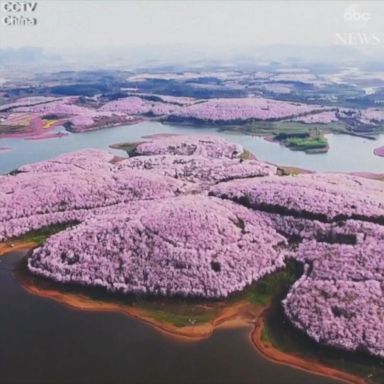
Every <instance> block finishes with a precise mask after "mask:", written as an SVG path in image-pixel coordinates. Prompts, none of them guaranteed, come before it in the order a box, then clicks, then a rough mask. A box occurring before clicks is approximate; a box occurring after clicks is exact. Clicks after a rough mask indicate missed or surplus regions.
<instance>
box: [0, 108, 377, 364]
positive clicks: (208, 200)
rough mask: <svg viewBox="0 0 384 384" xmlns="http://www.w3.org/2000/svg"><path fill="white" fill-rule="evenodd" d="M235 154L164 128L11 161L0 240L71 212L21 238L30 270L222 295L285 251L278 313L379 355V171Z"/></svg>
mask: <svg viewBox="0 0 384 384" xmlns="http://www.w3.org/2000/svg"><path fill="white" fill-rule="evenodd" d="M122 103H123V104H122ZM125 103H126V101H119V102H114V103H111V104H109V105H108V106H107V107H105V108H103V111H100V113H115V111H116V110H117V109H121V107H122V106H125V105H126V104H125ZM211 103H216V102H213V101H212V102H211ZM48 105H49V104H48ZM64 105H66V104H64ZM129 105H130V106H132V104H131V103H129ZM215 106H216V107H215V108H214V109H215V113H217V114H218V115H219V116H222V115H221V112H219V111H218V110H217V108H218V107H217V105H216V104H215ZM28 108H30V107H28ZM37 108H43V107H41V106H39V107H37ZM44 108H45V107H44ZM183 108H184V107H183ZM200 108H202V106H198V105H196V106H194V107H193V109H191V110H190V112H189V113H190V114H191V115H195V114H196V113H201V112H197V111H199V110H200ZM295 108H300V107H299V106H295ZM303 108H304V107H303ZM304 110H305V108H304ZM204 111H209V108H208V107H207V106H205V107H204ZM207 113H208V112H207ZM209 113H211V112H209ZM231 113H236V111H232V112H231ZM324 113H325V112H324ZM289 114H290V112H289V111H287V115H289ZM204 116H205V115H204ZM324 116H326V117H327V118H328V117H329V116H328V113H327V114H325V115H324ZM222 117H223V118H227V115H225V116H224V115H223V116H222ZM244 153H245V152H244V149H243V148H242V147H241V146H240V145H238V144H232V143H230V142H227V141H225V140H223V139H220V138H218V137H210V136H182V135H175V136H167V137H153V138H150V139H147V140H146V141H144V142H141V143H138V144H137V145H136V147H135V149H134V150H133V151H131V154H130V157H128V158H124V159H116V158H114V156H113V155H111V154H109V153H107V152H104V151H101V150H93V149H85V150H81V151H78V152H73V153H67V154H63V155H60V156H58V157H56V158H54V159H51V160H47V161H43V162H40V163H34V164H29V165H25V166H22V167H20V168H19V169H18V170H17V171H15V172H13V173H12V174H9V175H2V176H0V185H1V188H0V241H5V240H9V239H14V238H17V237H20V236H21V235H24V234H27V233H28V232H30V231H33V230H38V229H40V228H44V227H47V226H51V225H56V224H60V223H71V226H70V227H69V228H68V229H65V230H63V231H61V232H58V233H57V234H55V235H52V236H51V237H49V238H48V239H47V240H46V241H45V243H43V244H42V245H41V246H39V247H38V248H36V249H34V250H33V252H32V254H31V255H30V256H29V259H28V269H29V271H30V272H32V273H33V274H35V275H38V276H43V277H45V278H48V279H50V280H53V281H56V282H59V283H63V284H64V283H75V284H80V285H85V286H88V287H101V288H104V289H105V290H107V291H110V292H120V293H126V294H141V295H155V296H171V297H172V296H183V297H198V298H207V299H217V298H226V297H228V296H230V295H234V294H236V293H238V292H240V291H241V290H243V289H244V288H245V287H247V286H249V285H250V284H252V283H254V282H256V281H258V280H260V279H261V278H263V277H264V276H266V275H268V274H270V273H272V272H274V271H277V270H280V269H282V268H284V267H285V265H286V264H287V262H288V261H289V260H296V261H298V262H300V263H302V264H303V266H304V273H303V275H302V276H301V277H300V278H299V280H297V281H296V282H295V283H294V285H293V286H292V287H291V289H290V291H289V293H288V295H287V296H286V297H285V298H284V300H283V308H284V312H285V315H286V316H287V318H288V319H289V320H290V321H291V323H292V324H293V325H294V326H295V327H297V328H299V329H301V330H303V331H304V332H305V333H307V334H308V335H309V336H310V337H311V338H312V339H313V340H315V341H316V342H319V343H321V344H325V345H329V346H334V347H337V348H341V349H344V350H348V351H365V352H368V353H369V354H371V355H374V356H378V357H384V292H383V290H384V280H383V276H384V262H383V249H384V184H383V183H382V182H381V181H376V180H371V179H368V178H363V177H358V176H353V175H348V174H340V173H306V174H298V175H282V173H281V172H279V169H278V168H277V167H276V166H274V165H272V164H268V163H265V162H263V161H259V160H257V158H256V157H254V156H249V155H248V156H244Z"/></svg>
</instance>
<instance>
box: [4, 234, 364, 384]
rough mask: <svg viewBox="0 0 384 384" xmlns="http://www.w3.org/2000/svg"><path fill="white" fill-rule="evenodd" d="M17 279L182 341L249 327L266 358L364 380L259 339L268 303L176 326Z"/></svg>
mask: <svg viewBox="0 0 384 384" xmlns="http://www.w3.org/2000/svg"><path fill="white" fill-rule="evenodd" d="M36 245H37V244H36V243H34V242H32V241H26V242H17V241H15V243H14V244H13V246H11V245H10V244H9V243H0V256H2V255H4V254H7V253H9V252H14V251H19V250H28V249H31V248H33V247H36ZM17 279H18V281H19V283H20V285H21V286H22V287H23V289H25V290H26V291H27V292H28V293H30V294H32V295H36V296H39V297H44V298H47V299H51V300H54V301H56V302H58V303H60V304H63V305H65V306H67V307H69V308H71V309H73V310H78V311H87V312H109V313H120V314H123V315H126V316H129V317H131V318H133V319H136V320H138V321H140V322H143V323H145V324H147V325H149V326H151V327H152V328H154V329H155V330H157V331H159V332H161V333H163V334H165V335H167V336H169V337H171V338H173V339H176V340H178V341H182V342H198V341H201V340H204V339H207V338H209V337H210V336H211V335H212V334H213V333H214V332H215V331H216V330H218V329H225V328H227V329H228V328H232V329H233V328H251V329H250V333H249V339H250V342H251V343H252V345H253V346H254V347H255V349H256V350H257V351H258V353H260V354H261V355H262V356H264V357H265V358H266V359H267V360H270V361H272V362H274V363H276V364H283V365H287V366H290V367H292V368H294V369H299V370H302V371H305V372H308V373H310V374H315V375H320V376H324V377H328V378H331V379H336V380H339V381H342V382H345V383H350V384H367V382H366V381H365V380H364V379H363V378H361V377H359V376H355V375H353V374H350V373H347V372H344V371H341V370H338V369H335V368H331V367H328V366H326V365H323V364H321V363H319V362H316V361H311V360H306V359H304V358H302V357H299V356H297V355H294V354H289V353H285V352H283V351H281V350H279V349H277V348H275V347H274V346H273V345H272V344H271V343H270V342H265V341H263V339H262V334H263V329H264V324H265V316H266V314H267V312H268V309H269V305H255V304H252V303H250V302H249V301H247V300H240V301H238V302H235V303H229V304H226V305H224V306H223V307H222V308H220V309H219V311H218V314H217V315H216V316H215V318H214V319H213V320H211V321H209V322H206V323H202V324H198V325H187V326H183V327H177V326H176V325H174V324H171V323H166V322H162V321H160V320H157V319H155V318H153V316H151V314H150V312H149V311H148V310H146V309H143V308H140V307H135V306H133V305H127V304H124V303H118V302H103V301H100V300H97V299H93V298H91V297H88V296H86V295H84V294H77V293H67V292H65V293H64V292H60V291H58V290H55V289H54V288H49V289H45V288H43V289H42V288H40V287H38V286H37V285H36V284H34V283H33V282H32V281H30V280H29V279H28V278H26V277H25V276H22V275H21V274H20V273H17Z"/></svg>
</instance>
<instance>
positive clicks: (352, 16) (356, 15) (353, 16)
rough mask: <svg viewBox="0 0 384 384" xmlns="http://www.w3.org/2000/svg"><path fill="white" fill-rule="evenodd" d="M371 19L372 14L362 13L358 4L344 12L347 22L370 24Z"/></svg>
mask: <svg viewBox="0 0 384 384" xmlns="http://www.w3.org/2000/svg"><path fill="white" fill-rule="evenodd" d="M370 19H371V15H370V13H369V12H364V11H362V10H361V9H360V6H359V5H357V4H353V5H351V6H349V7H348V8H347V9H346V10H345V12H344V20H345V21H357V22H359V21H360V22H368V21H369V20H370Z"/></svg>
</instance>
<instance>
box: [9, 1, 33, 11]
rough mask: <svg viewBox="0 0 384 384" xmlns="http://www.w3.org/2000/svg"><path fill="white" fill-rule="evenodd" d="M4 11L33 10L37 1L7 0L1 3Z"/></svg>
mask: <svg viewBox="0 0 384 384" xmlns="http://www.w3.org/2000/svg"><path fill="white" fill-rule="evenodd" d="M2 8H3V11H4V12H35V11H36V8H37V2H36V1H35V2H33V3H32V2H28V3H25V2H22V1H17V2H13V1H8V2H6V3H4V4H3V7H2Z"/></svg>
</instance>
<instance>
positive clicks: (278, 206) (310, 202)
mask: <svg viewBox="0 0 384 384" xmlns="http://www.w3.org/2000/svg"><path fill="white" fill-rule="evenodd" d="M211 194H212V195H214V196H219V197H223V198H228V199H231V200H235V201H239V202H242V203H244V204H245V205H247V206H250V207H252V208H255V209H261V210H265V211H269V212H277V213H282V214H289V215H293V216H295V215H296V216H297V215H302V216H307V217H310V218H316V219H318V220H320V221H332V220H336V219H339V218H362V219H364V220H368V221H378V222H381V223H384V202H383V196H384V184H383V183H381V182H379V181H374V180H367V179H362V178H360V177H356V176H349V175H343V174H326V173H317V174H305V175H300V176H286V177H279V176H275V177H270V178H260V179H250V180H241V181H235V182H230V183H223V184H218V185H217V186H215V187H214V188H213V189H212V190H211Z"/></svg>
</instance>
